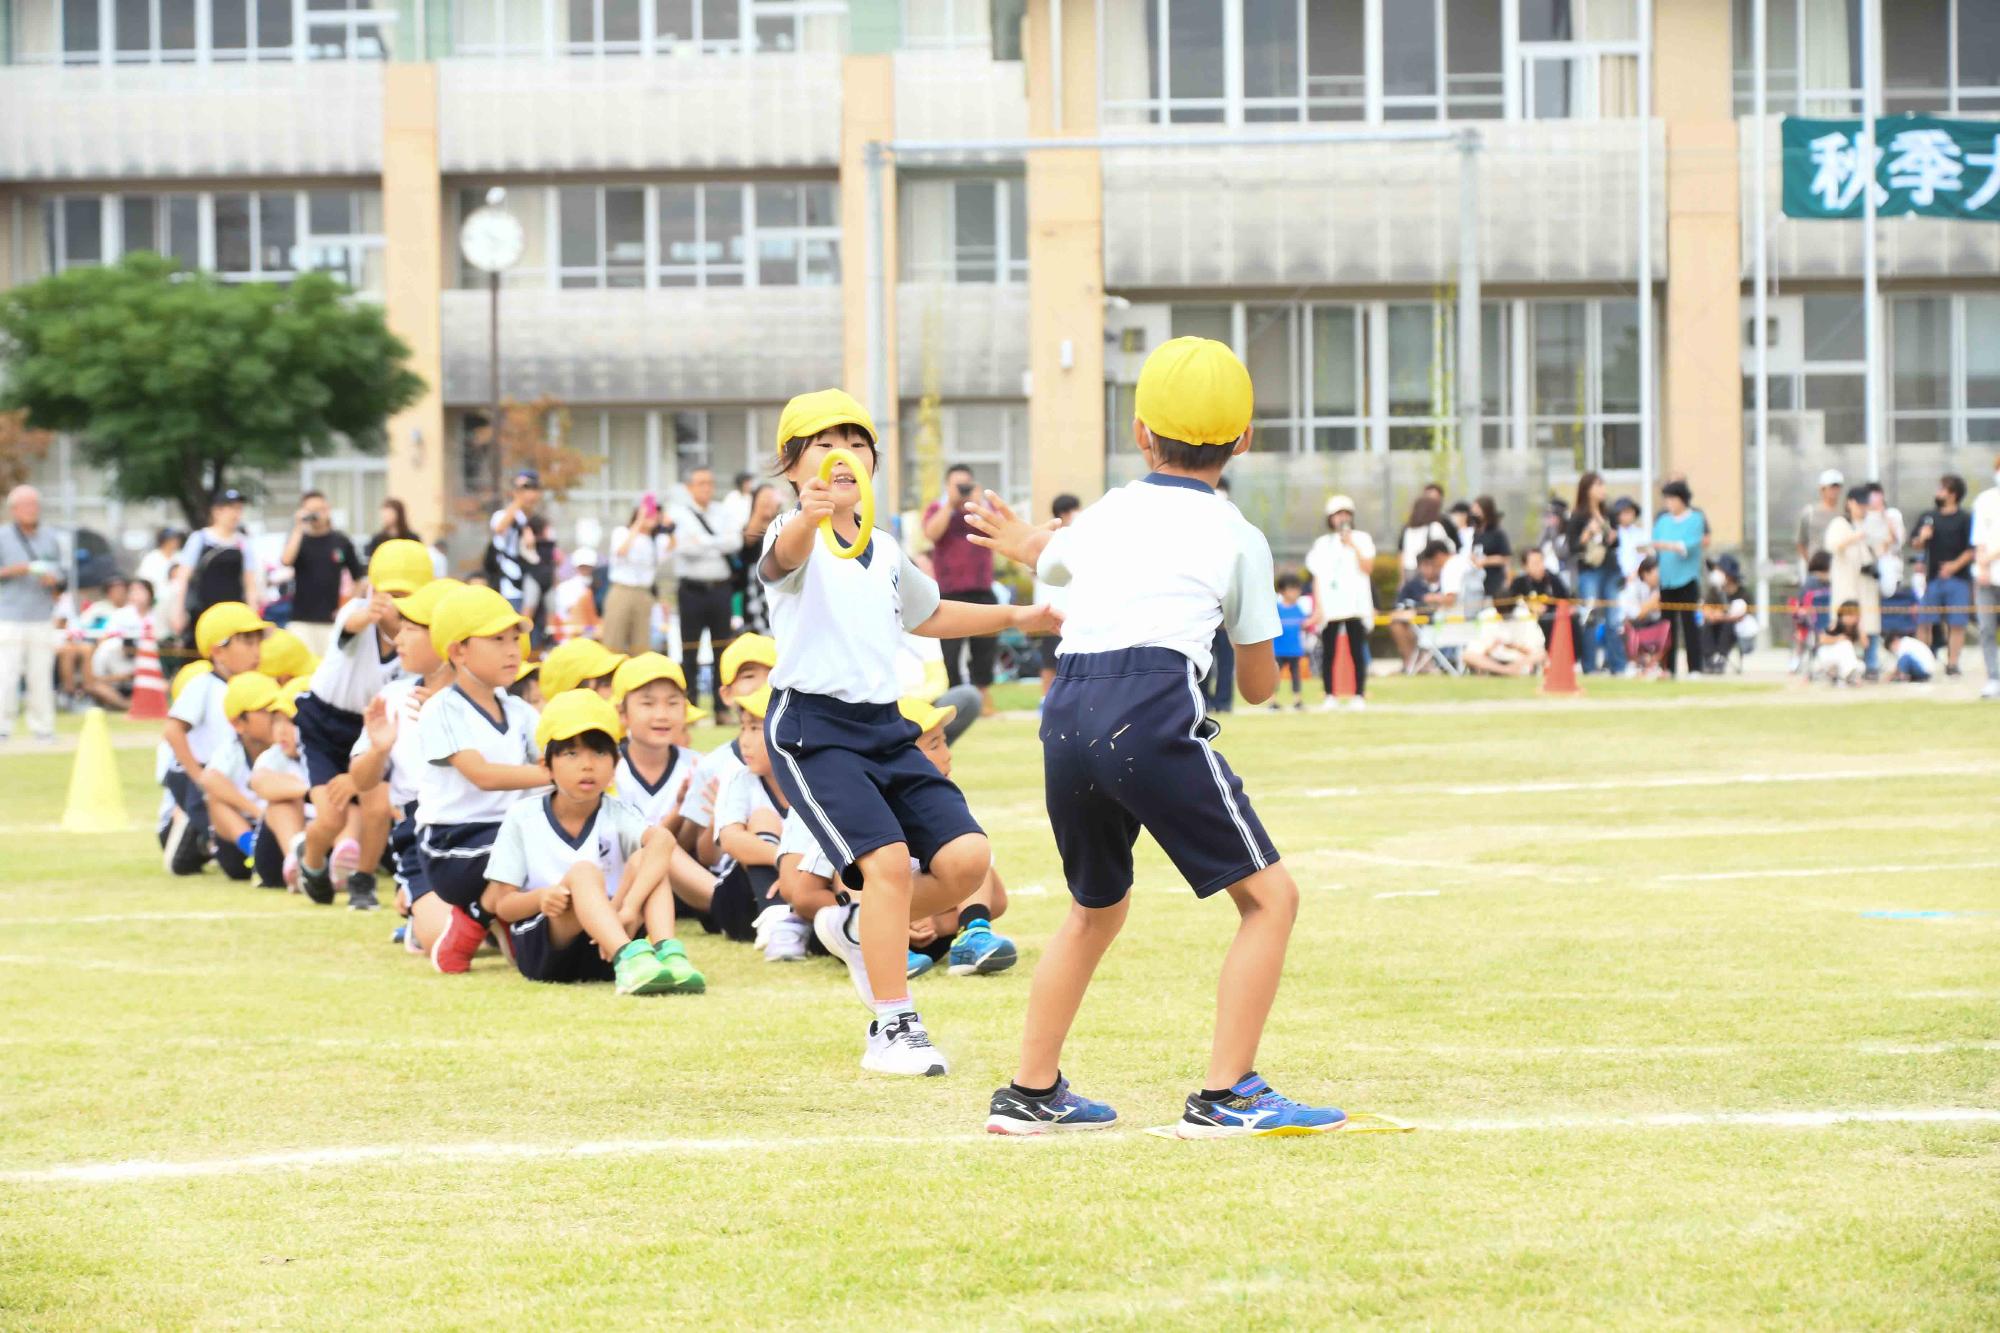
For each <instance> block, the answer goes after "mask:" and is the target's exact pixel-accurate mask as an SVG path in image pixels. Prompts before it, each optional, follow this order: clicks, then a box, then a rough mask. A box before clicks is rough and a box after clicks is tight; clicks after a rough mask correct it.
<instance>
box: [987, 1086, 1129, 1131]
mask: <svg viewBox="0 0 2000 1333" xmlns="http://www.w3.org/2000/svg"><path fill="white" fill-rule="evenodd" d="M1117 1123H1118V1112H1116V1111H1114V1110H1112V1109H1111V1107H1110V1105H1109V1104H1107V1103H1105V1102H1094V1101H1092V1100H1090V1098H1088V1097H1079V1096H1077V1095H1076V1093H1074V1092H1072V1091H1070V1086H1069V1080H1068V1079H1066V1078H1058V1079H1056V1086H1055V1091H1053V1092H1051V1093H1050V1094H1049V1095H1048V1096H1046V1097H1032V1096H1030V1095H1028V1094H1027V1093H1025V1092H1022V1091H1021V1090H1020V1089H1019V1088H1017V1087H1015V1086H1014V1085H1013V1084H1011V1083H1010V1084H1008V1085H1007V1086H1006V1087H1004V1088H1001V1089H1000V1090H999V1091H998V1092H995V1093H994V1094H993V1102H992V1105H991V1106H989V1107H988V1108H987V1115H986V1132H987V1133H988V1134H1020V1135H1031V1134H1061V1133H1066V1132H1068V1131H1070V1130H1074V1129H1109V1128H1110V1127H1111V1126H1113V1125H1115V1124H1117Z"/></svg>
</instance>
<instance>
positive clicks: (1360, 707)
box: [1347, 694, 1368, 713]
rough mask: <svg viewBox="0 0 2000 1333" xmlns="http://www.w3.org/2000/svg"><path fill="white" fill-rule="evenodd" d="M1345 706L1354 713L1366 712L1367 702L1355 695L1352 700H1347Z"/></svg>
mask: <svg viewBox="0 0 2000 1333" xmlns="http://www.w3.org/2000/svg"><path fill="white" fill-rule="evenodd" d="M1347 706H1348V708H1349V709H1351V710H1352V711H1354V712H1356V713H1361V712H1366V711H1367V708H1368V701H1367V700H1366V699H1364V698H1362V697H1361V696H1360V695H1358V694H1357V695H1355V696H1354V697H1353V698H1352V699H1350V700H1348V702H1347Z"/></svg>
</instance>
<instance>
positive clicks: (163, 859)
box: [160, 806, 188, 875]
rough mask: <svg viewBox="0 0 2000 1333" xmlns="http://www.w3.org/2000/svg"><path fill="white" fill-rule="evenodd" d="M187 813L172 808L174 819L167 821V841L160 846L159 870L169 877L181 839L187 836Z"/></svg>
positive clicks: (177, 807)
mask: <svg viewBox="0 0 2000 1333" xmlns="http://www.w3.org/2000/svg"><path fill="white" fill-rule="evenodd" d="M187 826H188V817H187V811H185V810H183V809H181V808H180V807H179V806H175V807H174V817H173V818H172V819H170V820H168V821H167V840H166V841H165V842H163V843H161V844H160V869H162V870H164V871H166V872H167V873H168V874H169V875H171V874H173V873H174V853H175V852H176V851H178V850H179V848H180V845H181V839H182V838H185V837H186V836H187Z"/></svg>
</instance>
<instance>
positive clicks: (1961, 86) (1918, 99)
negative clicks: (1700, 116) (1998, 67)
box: [1730, 0, 2000, 117]
mask: <svg viewBox="0 0 2000 1333" xmlns="http://www.w3.org/2000/svg"><path fill="white" fill-rule="evenodd" d="M1878 2H1879V0H1862V14H1863V16H1864V18H1865V16H1866V14H1867V12H1868V9H1869V8H1870V6H1871V5H1873V4H1875V3H1878ZM1753 3H1754V0H1734V4H1733V5H1732V6H1731V10H1730V20H1731V42H1730V46H1731V54H1730V82H1731V87H1732V90H1733V92H1734V98H1733V101H1734V105H1735V110H1736V114H1737V115H1738V116H1748V115H1750V114H1751V112H1752V109H1753V107H1754V106H1755V97H1756V92H1755V90H1756V77H1757V70H1756V67H1755V64H1754V55H1755V53H1754V52H1753V51H1752V50H1751V49H1750V33H1751V25H1752V23H1753V22H1754V10H1753V9H1752V8H1751V6H1752V4H1753ZM1768 3H1769V5H1770V12H1772V13H1776V12H1778V11H1779V10H1780V9H1781V7H1783V6H1787V5H1789V6H1791V9H1792V34H1793V37H1792V46H1793V54H1792V63H1791V66H1790V68H1789V70H1783V71H1780V70H1773V71H1772V73H1774V74H1776V73H1780V72H1782V73H1784V74H1786V75H1787V76H1788V78H1789V83H1790V86H1789V87H1781V86H1777V84H1776V82H1775V81H1773V82H1772V84H1771V86H1767V88H1766V90H1765V98H1766V104H1767V106H1768V107H1769V110H1770V114H1771V115H1774V116H1775V115H1782V114H1786V113H1790V114H1793V115H1799V114H1804V115H1814V116H1833V117H1844V116H1859V115H1860V114H1861V113H1862V104H1861V103H1862V89H1861V87H1860V84H1859V82H1858V80H1859V75H1858V74H1856V75H1854V76H1853V77H1854V78H1855V80H1856V82H1855V85H1854V86H1852V87H1847V88H1830V87H1829V88H1817V87H1808V86H1807V85H1806V76H1805V51H1806V47H1807V43H1806V41H1805V40H1804V35H1805V28H1806V12H1807V9H1808V8H1809V6H1810V4H1811V3H1812V0H1768ZM1947 3H1949V5H1950V11H1949V15H1948V18H1947V27H1946V31H1945V52H1946V54H1945V70H1944V77H1945V86H1944V88H1943V89H1941V90H1940V89H1937V88H1912V87H1909V86H1907V85H1905V86H1891V85H1890V83H1889V78H1888V71H1887V69H1886V67H1885V68H1884V70H1883V72H1882V104H1883V108H1884V110H1883V114H1885V115H1886V114H1891V113H1892V112H1894V111H1922V112H1926V113H1928V114H1931V115H1940V116H1950V115H1957V114H1960V113H1962V112H1972V113H1976V114H1988V113H1993V112H2000V83H1993V84H1982V83H1971V82H1968V81H1966V80H1964V79H1963V78H1962V77H1961V56H1962V54H1963V52H1964V49H1965V48H1964V45H1963V43H1962V42H1961V40H1960V32H1961V29H1962V28H1963V26H1964V25H1963V22H1962V18H1961V16H1962V13H1963V10H1964V6H1965V3H1966V0H1947ZM1881 13H1882V19H1881V26H1882V32H1883V42H1882V44H1883V46H1884V48H1885V49H1886V48H1887V47H1888V46H1889V45H1890V44H1891V43H1892V42H1894V41H1895V39H1896V38H1895V33H1894V31H1893V27H1894V22H1895V11H1894V8H1893V6H1890V5H1886V4H1885V5H1883V6H1882V10H1881ZM1940 91H1942V92H1943V94H1944V97H1943V100H1942V101H1941V102H1940V103H1937V104H1930V103H1927V102H1925V101H1924V100H1923V99H1924V97H1925V96H1927V95H1930V94H1935V93H1937V92H1940ZM1840 103H1844V104H1845V105H1844V106H1843V105H1838V104H1840ZM1967 103H1974V105H1969V106H1968V105H1967Z"/></svg>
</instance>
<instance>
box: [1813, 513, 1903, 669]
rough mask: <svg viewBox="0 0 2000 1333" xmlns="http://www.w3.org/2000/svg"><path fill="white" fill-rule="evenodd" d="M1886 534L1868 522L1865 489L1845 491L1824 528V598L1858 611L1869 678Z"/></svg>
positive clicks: (1877, 638)
mask: <svg viewBox="0 0 2000 1333" xmlns="http://www.w3.org/2000/svg"><path fill="white" fill-rule="evenodd" d="M1887 540H1888V538H1887V535H1886V534H1885V533H1884V532H1883V531H1882V529H1881V527H1880V525H1879V524H1876V525H1871V524H1870V523H1869V521H1868V488H1867V487H1866V486H1856V487H1854V488H1852V489H1851V490H1849V491H1848V492H1847V498H1846V500H1845V501H1844V502H1843V504H1842V506H1841V512H1840V513H1838V514H1836V515H1834V517H1833V521H1832V522H1830V523H1828V524H1827V525H1826V550H1827V554H1828V555H1830V556H1832V557H1833V567H1832V568H1831V569H1829V570H1828V571H1827V581H1828V585H1829V587H1828V592H1827V599H1828V601H1830V602H1831V603H1832V604H1833V605H1835V606H1840V605H1843V604H1844V603H1847V602H1853V603H1854V604H1855V605H1856V606H1857V607H1859V608H1860V610H1861V636H1862V640H1863V642H1864V644H1865V645H1866V648H1865V651H1864V661H1865V662H1866V665H1867V668H1868V677H1869V679H1871V680H1872V679H1874V677H1875V674H1876V671H1877V669H1878V667H1877V662H1876V653H1877V652H1878V650H1879V646H1880V643H1881V639H1882V578H1881V575H1882V570H1881V565H1880V563H1879V562H1880V561H1881V559H1882V556H1883V553H1884V547H1885V545H1886V543H1887Z"/></svg>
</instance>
